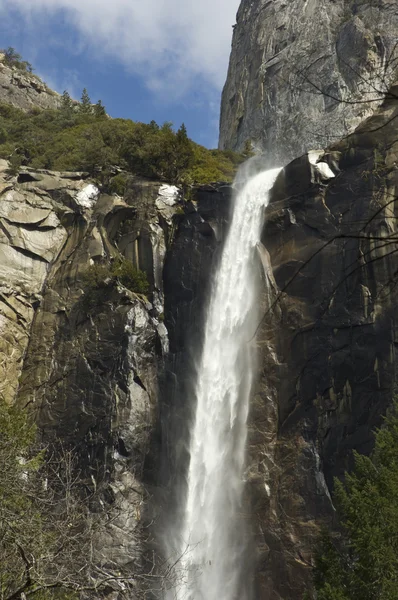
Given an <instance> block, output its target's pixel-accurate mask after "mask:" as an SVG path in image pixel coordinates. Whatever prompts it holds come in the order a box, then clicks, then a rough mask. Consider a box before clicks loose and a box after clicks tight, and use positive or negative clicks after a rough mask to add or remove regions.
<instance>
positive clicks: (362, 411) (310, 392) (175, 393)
mask: <svg viewBox="0 0 398 600" xmlns="http://www.w3.org/2000/svg"><path fill="white" fill-rule="evenodd" d="M397 91H398V90H397V89H396V88H393V90H392V94H393V95H394V96H397V97H398V94H397ZM397 117H398V102H397V100H389V101H388V102H386V103H385V105H384V106H383V108H382V109H380V110H379V111H378V112H377V113H376V114H375V115H374V116H373V117H372V118H370V119H369V120H368V121H366V122H364V123H363V124H362V125H361V126H360V127H359V128H358V129H357V130H356V132H355V133H354V134H352V135H351V136H349V137H348V138H347V139H345V140H344V141H342V142H339V143H337V144H335V145H333V146H331V147H329V149H328V150H326V151H324V152H319V153H314V152H311V153H309V154H306V155H303V156H302V157H300V158H298V159H296V160H295V161H293V162H292V163H290V164H289V165H288V166H287V167H286V168H285V170H284V172H283V173H282V174H281V175H280V177H279V179H278V181H277V184H276V187H275V189H274V192H273V197H272V200H271V203H270V205H269V207H268V209H267V211H266V215H265V225H264V230H263V236H262V245H261V246H260V247H259V255H258V269H259V279H261V280H262V281H263V289H262V291H261V293H260V295H259V302H260V303H261V307H262V310H263V314H264V318H263V320H262V321H261V323H259V328H258V332H257V336H256V338H253V340H252V342H251V343H256V344H257V346H258V349H259V361H258V379H257V385H256V387H255V389H254V392H253V400H252V406H251V412H250V419H249V448H248V451H249V460H248V470H247V489H246V510H245V514H244V515H243V518H245V519H246V520H247V521H248V522H249V523H250V524H251V526H252V528H253V539H254V542H255V544H254V552H253V557H252V560H253V563H254V564H255V565H256V581H255V586H256V592H255V597H256V598H257V599H258V600H263V599H264V600H297V598H301V597H302V595H303V594H304V591H305V590H308V589H309V587H310V585H311V583H310V582H311V567H312V561H313V553H314V549H315V547H316V543H317V539H318V536H319V531H320V527H321V525H322V524H324V523H326V524H328V525H329V526H330V525H331V524H332V523H333V519H334V508H333V504H332V501H331V493H332V490H333V477H334V476H341V475H342V474H343V472H344V470H345V469H349V468H350V467H351V465H352V449H356V450H358V451H359V452H365V453H368V452H369V451H370V450H371V448H372V443H373V436H372V430H373V429H374V428H375V427H376V426H378V425H380V423H381V419H382V415H383V414H385V412H386V410H387V407H388V406H389V405H390V404H391V401H392V397H393V393H394V387H395V380H396V365H397V359H396V354H395V352H396V344H397V340H396V316H395V313H396V305H397V300H398V297H397V290H396V281H397V280H396V273H397V267H398V259H397V256H398V255H397V251H398V246H397V242H396V239H397V237H396V236H397V210H398V205H397V201H396V189H397V184H398V178H397V177H398V176H397V150H398V146H397V142H396V139H397V131H398V129H397V127H398V126H397V123H398V121H397ZM208 197H209V195H208V193H206V198H208ZM229 197H230V191H229V192H228V194H227V196H225V195H224V193H223V190H218V191H214V192H213V202H212V206H213V212H210V213H206V210H205V211H204V212H202V211H203V210H204V208H203V206H201V204H200V202H199V203H198V205H197V212H194V213H192V214H186V215H185V216H184V217H183V218H182V221H181V223H180V226H179V229H178V231H177V233H176V237H175V242H174V245H173V247H172V249H171V252H170V253H169V254H168V258H167V260H166V265H165V289H166V305H165V322H166V324H167V327H168V330H169V334H170V343H171V345H170V349H171V354H170V355H169V362H168V376H169V386H170V387H169V388H168V389H169V393H168V395H167V404H166V405H165V406H164V407H163V416H162V422H163V451H164V453H165V454H166V453H169V456H168V461H167V465H168V468H169V474H170V479H169V485H170V487H171V489H174V490H175V489H177V490H180V491H181V490H183V487H181V486H183V485H184V483H183V481H181V479H183V478H181V477H180V478H179V473H178V472H179V471H180V472H181V470H182V469H183V467H184V461H185V460H186V456H185V447H186V445H185V442H186V430H187V427H186V426H185V428H184V423H186V418H187V414H188V416H189V406H188V407H187V404H188V405H189V397H190V392H191V388H190V380H191V379H190V378H192V376H193V374H194V368H195V361H194V357H192V354H190V352H191V349H192V347H195V344H196V348H198V347H200V331H201V325H202V323H203V311H204V307H205V305H206V291H207V290H208V289H209V281H210V278H211V274H212V273H213V272H214V269H215V267H216V264H217V257H218V256H219V252H220V250H221V247H222V241H223V239H224V233H225V231H226V224H227V222H228V210H226V209H227V206H229V200H227V198H229ZM197 213H199V216H200V217H201V218H200V219H198V214H197ZM203 217H204V218H205V220H207V219H209V221H210V222H209V224H206V225H204V224H203V222H202V219H203ZM192 219H193V220H192ZM212 223H213V227H212V226H211V224H212ZM208 225H210V227H209V226H208ZM214 225H217V226H216V227H214ZM206 231H207V234H206V235H203V233H204V232H206ZM215 231H218V233H219V235H218V236H216V235H215ZM198 341H199V346H198ZM170 422H171V425H170V426H169V427H167V426H166V424H167V423H170ZM173 424H174V425H173ZM173 426H174V429H173ZM184 456H185V458H184ZM163 472H164V469H163ZM180 475H181V473H180Z"/></svg>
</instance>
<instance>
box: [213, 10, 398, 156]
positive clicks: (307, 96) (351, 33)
mask: <svg viewBox="0 0 398 600" xmlns="http://www.w3.org/2000/svg"><path fill="white" fill-rule="evenodd" d="M397 28H398V15H397V12H396V8H395V5H394V3H391V2H390V1H389V0H381V1H380V2H379V1H378V2H375V1H373V0H361V1H360V2H358V1H357V0H333V1H329V0H305V1H303V0H290V1H289V2H286V1H285V0H272V1H269V0H254V1H253V0H242V2H241V5H240V8H239V11H238V15H237V25H236V26H235V28H234V34H233V41H232V53H231V58H230V65H229V71H228V77H227V81H226V84H225V87H224V91H223V95H222V104H221V122H220V142H219V147H220V148H222V149H225V148H232V149H234V150H241V149H242V148H243V147H244V144H245V142H246V141H247V140H250V141H252V143H253V144H254V147H255V148H256V149H257V150H261V151H263V152H265V153H266V160H267V166H281V165H285V164H287V162H289V161H290V160H292V159H294V158H296V157H298V156H300V155H301V154H302V153H303V152H306V151H308V150H311V149H312V148H325V147H326V146H327V145H329V144H330V143H333V142H334V141H337V140H339V139H341V138H342V137H343V136H344V135H346V134H347V133H350V132H352V131H353V130H354V129H355V128H356V127H357V126H358V125H359V123H360V122H361V120H363V119H364V118H366V117H368V116H369V115H370V114H372V112H373V110H375V108H376V107H377V105H378V104H380V101H381V99H382V98H383V96H384V93H385V92H386V91H387V89H388V86H389V85H390V84H391V83H392V82H393V80H394V77H395V76H396V73H397V58H398V56H397V47H396V42H397Z"/></svg>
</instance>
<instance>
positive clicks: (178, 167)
mask: <svg viewBox="0 0 398 600" xmlns="http://www.w3.org/2000/svg"><path fill="white" fill-rule="evenodd" d="M9 50H12V52H11V53H10V52H8V51H6V52H8V53H7V54H6V56H5V58H3V62H7V64H8V63H10V64H12V65H14V66H18V65H20V67H19V68H25V69H26V70H30V69H31V66H30V65H29V63H26V62H25V61H22V59H21V57H20V55H19V54H16V53H15V51H14V50H13V49H9ZM8 55H9V56H8ZM7 57H8V58H7ZM250 152H251V148H250V144H248V145H247V147H246V150H245V152H243V153H241V154H238V153H236V152H233V151H229V150H225V151H221V150H208V149H207V148H205V147H203V146H200V145H199V144H196V143H195V142H193V141H192V140H190V139H189V137H188V134H187V130H186V128H185V125H184V124H183V125H181V127H180V128H179V129H178V131H175V130H174V129H173V126H172V123H169V122H166V123H164V124H163V125H158V124H157V123H156V122H155V121H152V122H151V123H149V124H146V123H139V122H135V121H131V120H130V119H111V118H110V117H109V116H108V115H107V114H106V111H105V107H104V106H103V104H102V102H101V101H98V102H97V103H96V104H92V103H91V100H90V97H89V95H88V92H87V90H86V89H84V90H83V94H82V97H81V101H80V102H75V101H73V100H72V99H71V98H70V96H69V94H68V93H67V92H64V94H63V96H62V100H61V104H60V107H59V109H58V110H40V109H38V108H36V109H33V110H31V111H30V112H23V111H21V110H19V109H17V108H15V107H13V106H10V105H7V104H0V157H1V158H6V159H8V160H9V161H10V162H11V169H12V171H13V172H17V171H18V169H19V168H20V167H21V166H29V167H32V168H35V169H39V168H44V169H53V170H59V171H62V170H67V171H80V170H82V171H87V172H89V173H90V174H91V175H98V174H99V173H101V179H102V181H106V180H107V174H108V173H110V172H111V171H112V167H114V166H118V167H121V168H122V169H123V170H125V171H127V172H129V173H132V174H134V175H139V176H143V177H148V178H155V179H160V180H164V181H169V182H172V183H179V184H186V185H190V184H197V183H209V182H212V181H231V180H233V178H234V175H235V172H236V170H237V168H238V166H239V164H241V163H242V162H243V161H244V160H245V159H246V158H247V157H248V156H249V155H250ZM108 179H109V178H108Z"/></svg>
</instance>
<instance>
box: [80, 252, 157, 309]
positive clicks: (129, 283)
mask: <svg viewBox="0 0 398 600" xmlns="http://www.w3.org/2000/svg"><path fill="white" fill-rule="evenodd" d="M83 282H84V288H85V289H84V292H85V299H86V304H87V306H89V307H93V306H96V305H98V304H99V303H100V301H101V298H103V295H104V292H106V290H107V289H108V290H110V289H112V288H113V287H114V286H115V285H116V284H117V283H120V284H121V285H123V286H124V287H125V288H127V289H128V290H130V291H131V292H135V293H136V294H147V293H148V290H149V283H148V279H147V277H146V274H145V273H144V272H143V271H140V270H139V269H137V268H136V267H135V266H134V265H133V263H132V262H130V261H129V260H127V259H126V258H123V257H119V258H117V259H114V260H113V261H112V262H111V263H110V264H109V263H108V264H98V263H96V264H94V265H92V266H91V267H90V268H89V269H88V270H87V271H86V273H85V274H84V277H83Z"/></svg>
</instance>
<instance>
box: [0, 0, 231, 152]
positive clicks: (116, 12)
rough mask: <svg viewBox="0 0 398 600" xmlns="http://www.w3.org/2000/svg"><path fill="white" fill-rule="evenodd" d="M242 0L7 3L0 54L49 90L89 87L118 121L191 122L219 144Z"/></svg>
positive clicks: (0, 0) (196, 134) (0, 24)
mask: <svg viewBox="0 0 398 600" xmlns="http://www.w3.org/2000/svg"><path fill="white" fill-rule="evenodd" d="M238 6H239V0H194V1H193V2H190V1H189V0H0V47H7V46H13V47H15V48H16V49H17V50H18V51H19V52H20V53H21V54H22V55H23V57H24V59H25V60H28V61H30V62H31V63H32V64H33V66H34V67H35V71H36V73H37V74H38V75H40V76H41V77H42V78H43V79H44V81H46V83H47V84H48V85H49V86H50V87H53V88H54V89H56V90H57V91H59V92H61V93H62V91H63V90H64V89H67V90H68V91H69V92H70V94H71V95H72V96H73V97H76V98H77V99H79V97H80V95H81V91H82V89H83V87H87V89H88V91H89V94H90V97H91V99H92V100H93V101H96V100H98V99H101V100H102V101H103V103H104V104H105V106H106V108H107V111H108V113H109V114H110V115H111V116H113V117H125V118H131V119H133V120H137V121H144V122H149V121H151V120H152V119H154V120H155V121H157V122H158V123H163V122H164V121H172V122H173V123H174V125H175V126H176V127H178V126H179V125H180V124H181V123H182V122H185V124H186V126H187V128H188V134H189V135H190V137H192V138H193V139H194V140H195V141H196V142H198V143H200V144H203V145H205V146H208V147H216V146H217V137H218V118H219V102H220V93H221V89H222V86H223V84H224V81H225V78H226V73H227V67H228V57H229V52H230V45H231V39H232V25H233V24H234V23H235V15H236V11H237V9H238Z"/></svg>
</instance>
